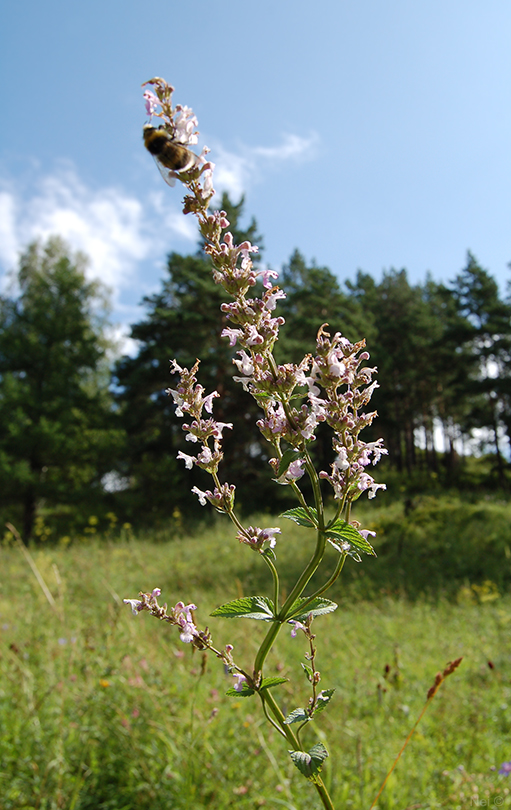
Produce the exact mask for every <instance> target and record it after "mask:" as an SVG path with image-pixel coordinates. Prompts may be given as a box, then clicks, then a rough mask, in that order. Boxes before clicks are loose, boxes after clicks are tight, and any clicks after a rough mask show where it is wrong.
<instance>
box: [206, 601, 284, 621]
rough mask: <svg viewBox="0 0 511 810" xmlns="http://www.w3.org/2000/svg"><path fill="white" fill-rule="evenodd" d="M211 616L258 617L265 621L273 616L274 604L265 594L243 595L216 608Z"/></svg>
mask: <svg viewBox="0 0 511 810" xmlns="http://www.w3.org/2000/svg"><path fill="white" fill-rule="evenodd" d="M211 616H223V617H224V618H225V619H259V620H262V621H266V622H267V621H271V620H272V619H273V618H274V616H275V606H274V604H273V602H272V601H271V599H268V597H267V596H243V597H242V598H241V599H234V601H232V602H227V604H225V605H221V606H220V607H218V608H216V610H214V611H213V613H212V614H211Z"/></svg>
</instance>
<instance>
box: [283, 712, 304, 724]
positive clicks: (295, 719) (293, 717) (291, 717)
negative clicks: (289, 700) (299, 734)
mask: <svg viewBox="0 0 511 810" xmlns="http://www.w3.org/2000/svg"><path fill="white" fill-rule="evenodd" d="M307 720H310V717H309V715H308V714H307V712H306V711H305V709H294V710H293V711H292V712H291V714H288V716H287V717H286V719H285V720H284V723H285V724H286V726H291V725H292V724H293V723H304V722H306V721H307Z"/></svg>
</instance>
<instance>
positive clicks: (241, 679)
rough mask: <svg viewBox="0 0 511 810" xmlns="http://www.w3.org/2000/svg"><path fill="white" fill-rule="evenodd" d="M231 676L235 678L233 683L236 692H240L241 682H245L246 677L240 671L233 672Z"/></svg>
mask: <svg viewBox="0 0 511 810" xmlns="http://www.w3.org/2000/svg"><path fill="white" fill-rule="evenodd" d="M232 677H233V678H236V679H237V680H236V683H235V684H234V688H235V689H236V692H241V690H242V689H243V684H245V683H246V682H247V679H246V678H245V676H244V675H242V674H241V672H233V673H232Z"/></svg>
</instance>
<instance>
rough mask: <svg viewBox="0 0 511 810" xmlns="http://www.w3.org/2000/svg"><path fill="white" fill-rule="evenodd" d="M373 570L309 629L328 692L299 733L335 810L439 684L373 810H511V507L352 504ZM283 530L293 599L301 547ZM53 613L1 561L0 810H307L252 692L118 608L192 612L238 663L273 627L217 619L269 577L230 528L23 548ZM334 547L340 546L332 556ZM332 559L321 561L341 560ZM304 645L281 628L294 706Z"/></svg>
mask: <svg viewBox="0 0 511 810" xmlns="http://www.w3.org/2000/svg"><path fill="white" fill-rule="evenodd" d="M364 509H365V512H363V511H362V510H360V511H361V514H363V515H364V526H365V527H375V528H377V530H378V537H377V540H376V549H377V552H378V555H379V556H378V559H373V558H365V559H364V561H363V563H362V564H361V565H357V564H355V563H353V562H352V561H350V562H349V565H348V564H347V566H348V567H347V570H346V572H345V574H346V575H345V576H344V575H343V577H342V578H341V580H340V581H338V583H336V585H335V586H334V589H333V590H332V591H331V592H330V593H329V594H328V596H329V597H330V598H332V599H334V600H335V601H337V602H338V604H339V609H338V610H337V611H336V612H335V613H334V614H332V615H330V616H324V617H319V618H318V619H317V620H316V621H315V624H314V630H315V632H316V636H317V639H316V643H317V647H318V656H317V666H318V668H319V669H320V671H321V674H322V682H321V687H322V688H324V689H328V688H334V687H335V689H336V693H335V695H334V698H333V700H332V702H331V704H330V706H329V707H328V709H327V710H326V711H325V712H324V713H323V714H322V715H320V718H319V720H318V722H317V723H311V724H310V726H309V728H308V730H307V734H308V737H306V739H307V740H308V741H310V743H311V744H314V743H315V742H317V741H322V742H324V744H325V745H326V746H327V748H328V750H329V751H330V754H331V756H330V758H329V759H328V760H327V762H326V765H325V767H324V769H323V775H324V778H325V781H326V784H327V786H328V788H329V790H330V792H331V795H332V798H333V800H334V803H335V805H336V810H343V808H356V809H357V810H369V807H370V806H371V803H372V801H373V799H374V797H375V795H376V793H377V792H378V789H379V787H380V785H381V783H382V781H383V779H384V777H385V774H386V773H387V771H388V769H389V768H390V766H391V765H392V763H393V761H394V759H395V757H396V756H397V754H398V752H399V750H400V748H401V745H402V743H403V742H404V740H405V738H406V736H407V734H408V732H409V730H410V729H411V727H412V726H413V724H414V722H415V720H416V718H417V717H418V715H419V713H420V711H421V709H422V707H423V706H424V703H425V701H426V694H427V691H428V689H429V687H430V686H431V685H432V683H433V680H434V677H435V673H436V672H437V671H438V670H439V669H443V668H444V666H445V665H446V664H447V662H448V661H451V660H453V659H455V658H457V657H459V656H463V662H462V664H461V666H460V668H459V669H458V670H457V671H456V672H455V673H454V674H453V675H451V676H450V678H448V679H447V681H446V682H445V684H443V685H442V687H441V689H440V691H439V693H438V695H437V697H436V698H435V700H434V701H433V703H432V705H431V706H430V707H429V709H428V711H427V713H426V715H425V716H424V718H423V720H422V722H421V724H420V725H419V728H418V730H417V732H416V733H415V735H414V736H413V737H412V741H411V743H410V745H409V746H408V748H407V750H406V752H405V753H404V755H403V756H402V758H401V760H400V761H399V763H398V765H397V768H396V770H395V772H394V774H393V775H392V777H391V778H390V780H389V783H388V785H387V787H386V789H385V791H384V793H383V794H382V797H381V798H380V800H379V801H378V804H377V807H378V808H379V810H405V808H408V810H412V808H414V810H419V808H444V807H445V808H453V809H455V808H463V809H464V808H472V807H491V806H494V807H507V806H511V792H510V791H511V778H510V777H506V776H501V775H499V774H498V769H499V767H500V765H501V764H502V763H503V762H505V761H510V760H511V641H510V635H511V593H510V584H511V565H510V559H511V552H510V550H509V549H510V547H511V506H510V505H508V504H506V503H499V502H496V501H485V502H479V503H474V504H472V505H467V504H463V503H462V502H461V501H460V500H459V499H455V498H451V499H444V500H438V499H437V500H433V499H427V498H425V499H417V501H416V503H415V504H414V505H413V508H412V509H410V506H409V505H408V510H407V514H405V513H404V511H403V507H402V506H401V505H400V504H398V503H396V504H394V505H390V506H381V507H379V508H369V507H368V506H367V507H364ZM252 522H253V523H255V522H257V523H258V524H259V525H272V526H273V525H281V526H282V527H283V535H282V537H280V538H279V540H278V544H277V553H278V563H279V567H282V568H284V567H285V569H286V570H287V571H288V572H289V573H288V575H287V576H286V577H285V578H284V582H283V589H284V592H285V590H286V589H287V590H289V588H290V587H291V585H292V582H293V578H294V576H296V574H297V573H298V572H299V570H300V566H301V565H302V564H303V563H304V562H305V561H306V560H307V559H308V557H309V556H310V552H311V535H309V534H308V532H307V531H306V530H305V529H301V528H299V527H297V526H295V525H294V524H292V523H290V522H288V521H282V520H281V521H279V519H277V520H276V519H275V518H268V517H266V518H260V517H259V518H254V519H253V521H252ZM31 553H32V556H33V559H34V561H35V563H36V565H37V568H38V571H39V572H40V574H41V575H42V577H43V578H44V581H45V582H46V583H47V585H48V588H49V589H50V591H51V595H52V597H53V600H54V603H53V604H51V603H50V601H49V599H48V598H47V596H45V594H44V592H43V589H42V588H41V586H40V585H39V584H38V582H37V580H36V578H35V576H34V574H33V572H32V571H31V569H30V567H29V565H28V564H27V562H26V560H25V559H24V557H23V555H22V553H21V552H20V550H19V548H18V547H16V546H15V545H14V544H13V543H9V542H5V543H4V545H3V546H1V547H0V556H1V566H0V810H15V809H16V810H29V808H30V810H33V809H35V810H54V809H55V810H56V809H57V808H65V810H135V809H136V810H146V808H147V810H149V808H151V810H191V808H193V810H202V808H220V809H221V810H224V808H241V809H242V810H244V809H245V808H247V810H248V808H260V807H265V808H272V809H273V808H275V809H277V808H288V810H314V809H315V808H319V803H318V799H317V798H316V793H315V791H314V788H313V787H312V786H311V785H308V784H307V782H306V781H305V780H304V779H303V777H302V776H301V775H300V774H299V772H298V771H297V769H296V768H295V766H294V765H293V764H292V762H291V760H290V758H289V756H288V754H287V746H286V743H285V742H284V741H283V740H282V739H281V738H280V737H279V735H277V734H276V732H274V731H273V729H272V728H271V727H270V726H269V725H268V723H267V722H266V721H265V720H264V718H262V717H261V713H260V709H259V704H258V702H257V697H252V698H229V697H226V696H225V694H224V693H225V691H226V689H227V688H229V687H230V686H231V685H232V684H231V681H232V678H231V677H229V676H227V675H226V674H225V673H224V670H223V667H222V666H221V665H220V664H219V662H217V661H216V659H214V658H213V657H212V656H209V657H208V658H207V659H206V660H203V658H202V657H201V654H200V653H197V652H195V653H193V650H192V649H191V648H190V646H189V645H185V644H183V643H182V642H180V640H179V636H178V634H177V632H176V631H175V630H174V629H173V628H171V627H170V626H169V625H167V624H160V623H158V622H157V621H156V620H155V619H154V618H153V617H151V616H149V614H146V613H143V614H141V615H139V616H137V617H134V616H133V615H132V614H131V612H130V610H129V608H128V607H127V606H126V605H123V603H122V599H123V598H124V597H136V596H137V594H138V592H139V590H145V591H150V590H151V589H152V588H154V587H156V586H158V587H160V588H161V589H162V598H161V601H162V602H163V601H164V600H167V601H168V602H169V603H170V604H175V602H176V601H177V600H178V599H182V600H183V601H185V602H191V601H193V602H195V604H196V605H198V611H197V613H196V620H197V623H198V625H199V626H200V627H204V625H205V624H209V626H210V629H211V630H212V632H213V641H214V642H216V646H223V645H225V644H226V643H227V642H229V643H232V644H233V645H234V648H235V649H234V652H235V658H236V661H237V662H239V663H240V664H241V665H244V666H245V667H246V668H250V662H251V660H252V659H253V656H254V654H255V651H256V649H257V646H258V642H259V640H260V638H261V635H262V633H264V631H265V629H266V625H264V624H263V623H261V622H251V621H247V620H230V621H229V620H219V619H211V620H210V621H209V620H208V614H209V613H210V612H211V610H213V609H214V608H215V607H216V606H218V605H219V604H221V603H223V602H226V601H228V600H230V599H233V598H236V597H237V596H240V595H243V594H245V595H247V594H267V595H270V591H271V585H270V582H269V578H268V574H267V569H266V566H265V565H264V563H263V562H262V561H261V560H260V559H259V558H258V556H257V555H256V554H253V553H252V552H251V551H250V549H248V548H247V547H245V546H241V545H239V544H238V543H237V542H236V541H235V540H234V533H233V531H232V530H231V529H230V526H229V525H228V523H227V521H225V522H224V521H220V520H219V521H218V522H217V523H216V524H215V525H214V526H213V527H210V528H204V529H203V530H202V531H201V532H200V533H197V535H196V536H193V537H174V538H170V537H164V536H161V535H160V536H158V537H156V536H153V537H147V538H138V539H133V538H132V539H126V538H124V539H119V540H117V541H114V540H112V539H110V540H100V539H99V538H92V539H90V538H89V539H87V540H86V541H85V540H82V541H80V540H76V541H74V542H72V543H71V544H70V545H68V546H67V547H64V546H58V545H56V546H43V547H41V548H36V549H34V548H32V549H31ZM333 554H334V552H333V550H332V555H333ZM333 561H334V557H333V556H332V557H331V562H332V564H333ZM305 652H306V643H305V639H304V637H303V636H301V634H299V635H298V636H297V638H295V639H292V638H291V636H290V633H289V631H288V630H287V629H284V630H283V632H282V634H281V636H279V639H278V641H277V645H276V648H275V650H274V651H273V652H272V654H271V655H270V659H269V667H268V671H267V674H279V675H284V676H286V677H290V678H291V680H290V682H289V683H287V684H284V686H281V687H279V688H278V689H276V690H275V691H274V695H275V697H276V698H277V699H278V700H279V701H280V702H281V704H282V705H283V708H284V710H285V711H291V710H292V709H293V708H295V707H296V706H300V705H304V702H305V703H306V701H307V699H308V697H309V692H308V689H307V687H308V684H307V683H306V680H305V678H304V677H303V674H302V673H301V667H300V662H301V661H304V657H303V656H304V653H305Z"/></svg>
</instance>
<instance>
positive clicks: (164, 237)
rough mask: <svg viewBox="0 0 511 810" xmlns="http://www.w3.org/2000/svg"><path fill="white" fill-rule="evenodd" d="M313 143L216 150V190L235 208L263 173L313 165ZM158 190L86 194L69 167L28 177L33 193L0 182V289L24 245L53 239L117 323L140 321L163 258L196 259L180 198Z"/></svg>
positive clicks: (294, 140) (291, 139)
mask: <svg viewBox="0 0 511 810" xmlns="http://www.w3.org/2000/svg"><path fill="white" fill-rule="evenodd" d="M317 141H318V138H317V136H316V135H314V134H313V135H311V136H310V137H309V138H302V137H300V136H298V135H288V136H285V137H284V138H283V139H282V142H281V143H280V144H277V145H276V146H270V147H266V146H256V147H247V146H241V147H239V149H238V150H237V151H236V152H232V151H231V152H229V151H227V150H226V149H224V148H223V147H222V146H221V145H218V146H216V147H215V155H214V156H215V163H216V170H215V176H214V182H215V188H216V190H217V192H221V191H227V192H228V193H229V194H230V195H232V197H233V198H234V199H235V200H237V199H239V197H240V196H241V195H242V194H243V193H244V192H245V191H246V190H247V188H249V187H250V186H251V185H252V184H253V183H254V182H258V181H259V180H260V178H261V176H262V175H263V173H264V172H265V170H271V171H275V166H276V164H277V165H278V166H282V165H283V164H285V163H286V162H289V161H294V162H296V161H299V162H304V161H306V160H309V159H311V158H313V157H314V156H315V146H316V144H317ZM34 178H35V179H34ZM157 183H158V180H156V177H155V184H154V189H156V190H151V191H149V192H147V193H146V194H144V197H137V196H136V195H134V194H130V193H127V192H126V191H125V190H124V189H122V188H114V187H111V188H101V187H99V188H91V187H89V186H87V185H86V184H85V183H84V182H83V180H82V179H81V178H80V177H79V175H78V173H77V171H76V169H75V168H74V167H73V166H72V165H70V164H61V165H59V166H58V167H57V168H56V169H55V171H54V172H53V173H51V174H47V175H46V176H41V175H40V174H37V173H35V174H34V175H31V179H30V185H27V184H26V183H25V185H24V184H23V181H21V180H19V179H18V180H17V182H16V183H14V182H8V181H4V182H1V181H0V284H2V283H3V284H5V281H6V278H7V273H8V272H9V271H10V270H14V269H15V268H16V265H17V263H18V258H19V255H20V253H21V252H22V250H23V249H24V248H25V247H26V245H27V244H28V243H29V242H31V241H33V240H34V239H38V238H41V239H43V240H44V239H47V238H48V236H50V235H58V236H61V237H62V238H63V239H64V240H65V241H66V242H68V243H69V245H70V246H71V248H72V249H73V250H81V251H83V252H84V253H85V254H86V255H87V256H88V257H89V260H90V262H89V265H88V268H87V271H86V272H87V275H88V277H89V278H91V279H92V278H94V279H99V280H100V281H102V282H103V283H104V284H106V285H107V286H108V287H109V288H110V289H111V290H112V292H113V307H114V315H115V317H116V319H118V320H121V321H123V322H124V323H126V322H127V321H129V322H133V321H134V320H136V319H137V318H138V317H139V315H140V310H139V309H138V306H136V305H135V303H134V301H135V298H136V300H137V301H138V300H139V299H140V297H141V295H143V294H149V293H151V292H153V291H154V290H155V289H156V288H157V286H158V285H157V281H156V280H157V278H158V276H159V275H160V271H161V270H162V268H163V265H164V262H165V255H166V253H167V252H168V251H169V250H172V249H176V250H184V251H188V250H191V251H193V250H194V248H195V246H196V244H197V239H198V229H197V224H196V221H195V219H194V218H193V217H192V216H186V217H185V216H183V213H182V210H181V198H182V195H181V194H174V195H169V193H168V189H167V188H166V187H165V185H164V184H163V183H161V184H160V185H157ZM2 275H3V278H1V276H2ZM128 302H131V303H128ZM131 348H133V347H131Z"/></svg>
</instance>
